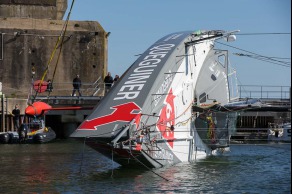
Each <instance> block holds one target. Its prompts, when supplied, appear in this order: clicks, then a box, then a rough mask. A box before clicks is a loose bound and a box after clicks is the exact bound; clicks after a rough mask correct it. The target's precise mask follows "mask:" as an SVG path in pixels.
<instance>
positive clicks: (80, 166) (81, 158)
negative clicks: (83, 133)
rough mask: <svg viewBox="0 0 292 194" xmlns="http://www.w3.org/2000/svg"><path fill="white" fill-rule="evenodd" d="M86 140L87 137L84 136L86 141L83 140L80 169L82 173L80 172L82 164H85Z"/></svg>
mask: <svg viewBox="0 0 292 194" xmlns="http://www.w3.org/2000/svg"><path fill="white" fill-rule="evenodd" d="M85 141H86V137H84V141H83V148H82V157H81V164H80V170H79V173H80V174H81V173H82V166H83V159H84V148H85Z"/></svg>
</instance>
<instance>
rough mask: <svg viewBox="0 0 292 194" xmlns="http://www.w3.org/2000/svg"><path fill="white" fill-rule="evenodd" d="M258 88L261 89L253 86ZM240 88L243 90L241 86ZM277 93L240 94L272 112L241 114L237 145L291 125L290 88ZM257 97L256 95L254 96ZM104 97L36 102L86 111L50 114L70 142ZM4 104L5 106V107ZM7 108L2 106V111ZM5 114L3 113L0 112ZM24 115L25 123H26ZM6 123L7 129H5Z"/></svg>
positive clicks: (49, 118) (51, 122) (7, 122)
mask: <svg viewBox="0 0 292 194" xmlns="http://www.w3.org/2000/svg"><path fill="white" fill-rule="evenodd" d="M254 87H255V88H257V87H258V86H254ZM240 88H243V86H241V87H240ZM273 88H274V89H276V90H277V92H275V91H266V89H265V88H264V87H263V86H260V89H259V92H258V91H257V90H255V89H254V88H253V90H252V91H249V92H246V93H247V94H249V95H248V96H244V95H243V92H241V96H240V99H241V100H244V99H248V98H258V99H260V100H261V101H262V103H264V104H268V105H269V106H270V107H271V109H270V110H260V109H258V110H250V111H249V110H247V111H244V112H240V113H239V115H238V117H237V124H236V128H237V129H236V133H235V134H232V136H231V140H234V141H245V142H246V141H251V142H254V141H266V140H267V139H268V129H269V124H270V123H283V122H291V98H290V96H291V89H290V87H283V86H281V87H277V88H276V87H273ZM254 94H256V95H255V96H254ZM102 98H103V96H92V95H91V96H81V97H79V96H57V95H54V96H50V97H47V96H37V97H36V99H35V100H36V101H43V102H46V103H48V104H50V105H51V106H52V107H56V108H57V107H68V106H70V107H77V106H78V107H83V109H81V110H58V111H56V110H51V111H49V112H48V113H47V114H46V116H45V121H46V125H47V126H50V127H52V128H53V129H54V130H55V131H56V134H57V137H60V138H67V137H69V136H70V134H71V133H72V132H73V131H74V130H75V129H76V128H77V127H78V125H79V124H81V122H82V121H83V120H84V119H85V118H86V117H87V116H88V115H89V114H90V113H91V112H92V110H93V108H94V107H95V106H96V105H97V104H98V103H99V102H100V101H101V99H102ZM2 104H3V103H2ZM3 106H4V104H3V105H2V107H3ZM1 110H2V109H1ZM2 112H3V113H4V115H5V116H4V117H3V116H2V117H1V118H2V119H1V120H2V122H1V128H0V132H5V131H7V130H9V129H12V117H11V116H10V115H9V114H8V113H7V112H6V113H5V111H3V110H2ZM25 119H26V118H25V117H24V115H22V121H23V122H25ZM3 123H5V124H4V125H5V126H6V128H5V129H3V127H2V126H3Z"/></svg>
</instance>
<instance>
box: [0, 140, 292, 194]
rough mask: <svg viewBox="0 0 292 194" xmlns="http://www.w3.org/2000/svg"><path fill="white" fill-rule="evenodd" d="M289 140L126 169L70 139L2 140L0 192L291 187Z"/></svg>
mask: <svg viewBox="0 0 292 194" xmlns="http://www.w3.org/2000/svg"><path fill="white" fill-rule="evenodd" d="M290 183H291V144H279V143H274V144H266V145H263V144H262V145H247V144H242V145H231V152H230V153H229V154H227V155H225V156H211V157H208V158H206V159H203V160H201V161H197V162H196V163H191V164H186V163H182V164H178V165H175V166H171V167H168V168H161V169H153V171H151V170H147V169H125V168H120V167H119V166H118V165H117V164H116V163H113V162H112V161H111V160H109V159H106V158H105V157H103V156H102V155H100V154H99V153H97V152H95V151H94V150H92V149H90V148H88V147H86V146H83V144H82V143H79V142H76V141H74V140H58V141H56V142H53V143H49V144H38V145H32V144H29V145H18V144H15V145H3V144H2V145H0V193H34V194H36V193H66V194H67V193H68V194H69V193H260V194H261V193H272V194H275V193H281V194H282V193H291V185H290Z"/></svg>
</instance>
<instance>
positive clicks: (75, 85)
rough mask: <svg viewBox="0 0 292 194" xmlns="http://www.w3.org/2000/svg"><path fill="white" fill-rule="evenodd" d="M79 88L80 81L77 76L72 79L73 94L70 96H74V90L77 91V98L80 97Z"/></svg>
mask: <svg viewBox="0 0 292 194" xmlns="http://www.w3.org/2000/svg"><path fill="white" fill-rule="evenodd" d="M80 87H81V79H80V77H79V75H78V74H77V75H76V77H75V78H74V79H73V92H72V96H74V94H75V92H76V90H77V91H78V93H79V96H82V95H81V92H80Z"/></svg>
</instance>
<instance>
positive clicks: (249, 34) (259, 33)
mask: <svg viewBox="0 0 292 194" xmlns="http://www.w3.org/2000/svg"><path fill="white" fill-rule="evenodd" d="M276 34H277V35H289V34H291V33H289V32H258V33H237V34H236V35H248V36H252V35H276Z"/></svg>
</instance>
